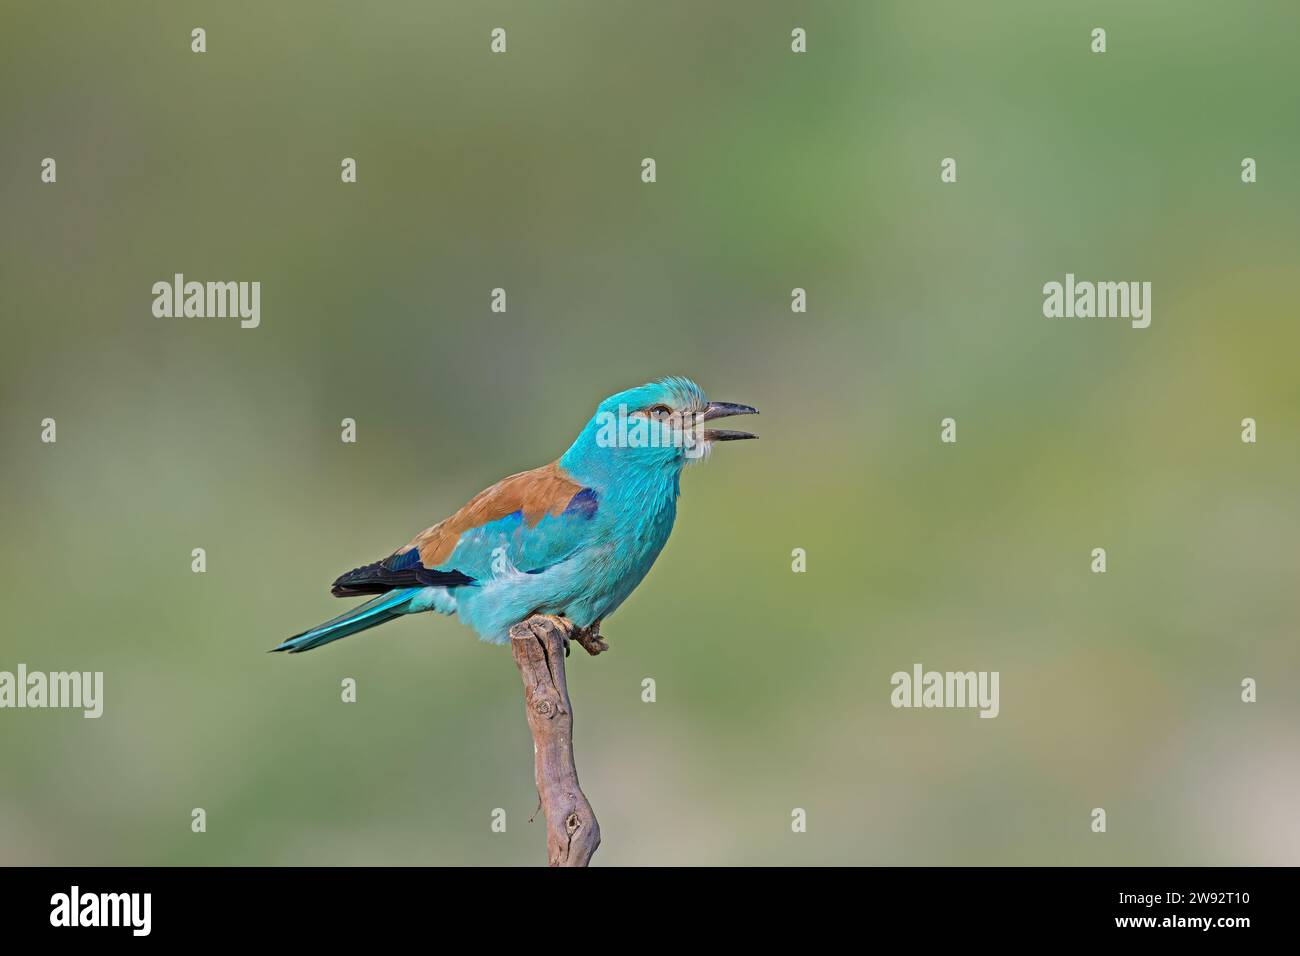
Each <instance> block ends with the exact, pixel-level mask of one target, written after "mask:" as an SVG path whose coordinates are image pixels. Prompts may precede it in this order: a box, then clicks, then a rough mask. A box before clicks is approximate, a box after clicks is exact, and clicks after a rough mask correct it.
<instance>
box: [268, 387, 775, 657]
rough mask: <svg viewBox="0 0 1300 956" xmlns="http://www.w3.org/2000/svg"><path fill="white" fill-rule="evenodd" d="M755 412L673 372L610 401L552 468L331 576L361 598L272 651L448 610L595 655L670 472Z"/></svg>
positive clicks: (637, 575) (673, 477)
mask: <svg viewBox="0 0 1300 956" xmlns="http://www.w3.org/2000/svg"><path fill="white" fill-rule="evenodd" d="M757 412H758V410H757V409H755V408H751V407H749V406H748V405H735V404H731V403H729V402H710V401H709V400H708V399H707V398H706V397H705V395H704V392H703V391H702V390H701V389H700V387H699V386H698V385H696V384H695V383H694V382H692V381H690V380H689V379H685V378H666V379H663V380H662V381H658V382H653V383H651V384H648V385H642V386H640V387H638V388H631V389H628V390H627V391H625V392H619V393H618V394H617V395H611V396H610V397H609V398H607V399H605V400H604V401H603V402H601V403H600V406H599V407H598V408H597V409H596V413H595V415H593V416H592V418H591V420H590V421H588V422H587V424H586V426H585V427H584V428H583V429H582V431H581V433H580V434H579V435H578V437H577V439H575V440H574V442H573V444H572V445H570V446H569V450H568V451H566V452H565V453H564V454H563V455H561V456H560V457H559V459H558V460H556V461H553V462H551V463H550V464H548V465H543V466H542V467H540V468H534V469H533V470H532V471H525V472H521V473H520V474H517V475H511V476H510V477H509V478H503V479H502V480H501V481H498V482H497V483H496V484H495V485H493V486H492V487H490V488H488V489H487V490H485V491H481V492H479V493H478V494H477V495H475V496H474V497H473V498H471V499H470V501H469V503H468V504H467V505H465V507H463V508H461V509H460V510H459V511H457V512H456V513H455V514H453V515H452V516H451V517H450V518H446V519H444V520H443V521H440V522H438V523H437V524H435V525H433V526H432V527H431V528H426V529H425V530H424V531H421V532H420V533H419V534H417V535H416V536H415V537H414V538H413V539H411V541H410V543H409V544H406V545H403V546H402V547H400V548H398V549H397V550H396V551H394V552H393V553H392V554H390V555H389V556H388V557H386V558H384V559H383V560H381V561H376V562H375V563H374V564H367V565H363V566H362V567H359V568H356V569H354V570H352V571H349V572H347V573H346V574H344V575H341V576H340V577H339V578H338V580H336V581H335V582H334V585H333V587H332V588H331V592H332V593H333V594H334V595H335V596H336V597H369V598H370V599H369V600H368V601H366V602H365V603H363V604H359V605H357V606H356V607H354V608H352V609H351V610H349V611H348V612H346V613H345V614H340V615H339V616H338V617H336V618H334V619H333V620H330V621H326V622H325V623H324V624H321V625H319V626H318V627H313V628H312V629H311V630H309V631H304V632H303V633H301V634H298V635H296V636H294V637H291V638H289V639H288V640H286V641H285V642H284V643H282V644H280V645H279V646H278V647H275V648H273V650H276V651H289V652H290V653H297V652H299V651H309V650H311V649H312V648H314V647H320V646H321V645H322V644H328V643H330V642H331V641H337V640H338V639H339V638H341V637H347V636H348V635H350V634H356V633H358V632H360V631H364V630H367V629H368V628H372V627H375V626H377V625H379V624H384V623H386V622H388V621H391V620H393V619H395V618H397V617H400V616H402V615H404V614H419V613H422V612H424V611H436V612H438V613H440V614H454V615H456V616H457V617H458V618H459V619H460V620H461V621H462V622H463V623H465V624H468V625H469V626H470V627H471V628H473V629H474V630H475V631H477V632H478V634H479V636H480V637H481V638H482V639H483V640H485V641H489V642H491V643H494V644H502V643H505V641H506V640H507V638H508V635H509V630H510V627H511V625H513V624H517V623H518V622H520V621H523V620H525V619H527V618H529V617H531V616H532V615H534V614H545V615H550V616H552V617H553V618H554V619H555V621H556V622H557V623H558V624H559V625H560V626H561V628H562V630H563V631H564V633H565V634H566V635H567V636H568V637H573V638H575V639H577V640H578V641H579V642H580V643H581V644H582V646H583V647H584V648H586V649H587V651H588V652H590V653H592V654H597V653H599V652H600V651H602V650H607V649H608V645H607V644H605V643H604V641H603V639H602V638H601V636H600V624H601V621H603V620H604V619H605V618H607V617H609V615H611V614H613V613H614V611H615V609H617V608H618V606H619V605H620V604H622V603H623V602H624V601H626V600H627V598H628V595H630V594H631V593H632V591H633V590H634V589H635V588H636V586H637V585H638V584H640V583H641V581H642V579H644V578H645V576H646V573H647V572H648V571H649V570H650V566H651V565H653V564H654V563H655V559H656V558H658V557H659V553H660V552H661V551H662V550H663V547H664V545H665V544H666V543H667V541H668V535H669V534H670V533H671V532H672V530H673V522H674V520H675V519H676V517H677V496H678V493H679V489H680V482H681V474H682V469H683V468H684V467H685V466H686V465H687V464H688V463H689V462H691V461H695V460H699V459H702V458H704V457H706V456H707V455H708V453H709V452H710V451H711V449H712V448H713V445H714V443H716V442H723V441H735V440H737V439H745V438H756V437H757V436H756V435H752V434H750V433H749V432H743V431H732V430H728V429H714V428H704V427H703V423H705V422H708V421H712V420H713V419H717V418H724V417H728V416H732V415H754V414H757Z"/></svg>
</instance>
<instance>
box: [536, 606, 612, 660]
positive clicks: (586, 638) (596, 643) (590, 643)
mask: <svg viewBox="0 0 1300 956" xmlns="http://www.w3.org/2000/svg"><path fill="white" fill-rule="evenodd" d="M534 616H535V617H540V618H542V619H544V620H546V621H547V622H548V623H550V625H551V626H553V627H554V628H555V629H556V630H558V631H559V632H560V634H561V635H562V636H563V637H564V656H565V657H568V656H569V642H570V641H577V642H578V643H579V644H581V645H582V649H583V650H585V651H586V652H587V653H588V654H590V655H591V656H592V657H595V656H596V655H597V654H599V653H600V652H601V651H607V650H609V645H608V644H607V643H605V640H604V638H602V637H601V636H600V621H597V622H596V623H594V624H592V625H591V626H590V627H586V628H581V627H578V625H576V624H574V623H573V622H572V621H570V620H569V619H568V618H567V617H564V616H563V615H560V614H537V615H534Z"/></svg>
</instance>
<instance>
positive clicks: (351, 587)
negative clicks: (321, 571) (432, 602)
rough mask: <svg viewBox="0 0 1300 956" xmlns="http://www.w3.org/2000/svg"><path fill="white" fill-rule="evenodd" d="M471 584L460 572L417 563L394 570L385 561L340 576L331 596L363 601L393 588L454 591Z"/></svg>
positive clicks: (465, 575) (354, 569) (335, 582)
mask: <svg viewBox="0 0 1300 956" xmlns="http://www.w3.org/2000/svg"><path fill="white" fill-rule="evenodd" d="M473 583H474V579H473V578H471V577H470V576H469V575H467V574H464V573H462V572H460V571H438V570H436V569H430V568H426V567H424V566H423V565H422V564H420V563H419V562H418V561H414V562H411V563H410V564H409V565H408V566H407V567H402V568H396V569H395V568H392V567H389V566H388V559H387V558H385V559H384V560H383V561H376V562H375V563H374V564H366V565H363V566H362V567H359V568H353V569H352V570H351V571H348V572H347V573H345V574H340V575H339V576H338V578H336V579H335V581H334V583H333V584H332V585H330V594H332V595H334V596H335V597H364V596H367V595H371V594H385V593H387V592H389V591H392V590H394V589H396V588H429V587H432V588H457V587H463V586H465V585H467V584H473Z"/></svg>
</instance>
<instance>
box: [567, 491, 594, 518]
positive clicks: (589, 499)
mask: <svg viewBox="0 0 1300 956" xmlns="http://www.w3.org/2000/svg"><path fill="white" fill-rule="evenodd" d="M597 507H598V506H597V502H596V489H594V488H583V489H582V490H581V491H579V492H578V493H577V494H576V495H574V496H573V497H572V498H570V499H569V503H568V505H567V506H565V509H564V513H565V514H566V515H569V514H576V515H581V516H582V517H584V518H590V517H592V516H593V515H594V514H595V513H596V508H597Z"/></svg>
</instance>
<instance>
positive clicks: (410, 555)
mask: <svg viewBox="0 0 1300 956" xmlns="http://www.w3.org/2000/svg"><path fill="white" fill-rule="evenodd" d="M384 567H386V568H387V569H388V570H390V571H405V570H406V569H407V568H419V567H423V565H422V564H421V563H420V549H419V548H412V549H411V550H410V551H408V552H406V553H405V554H394V555H392V556H390V557H389V558H388V560H387V561H385V562H384Z"/></svg>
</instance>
